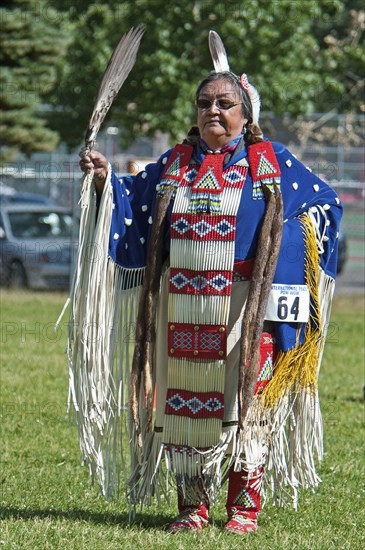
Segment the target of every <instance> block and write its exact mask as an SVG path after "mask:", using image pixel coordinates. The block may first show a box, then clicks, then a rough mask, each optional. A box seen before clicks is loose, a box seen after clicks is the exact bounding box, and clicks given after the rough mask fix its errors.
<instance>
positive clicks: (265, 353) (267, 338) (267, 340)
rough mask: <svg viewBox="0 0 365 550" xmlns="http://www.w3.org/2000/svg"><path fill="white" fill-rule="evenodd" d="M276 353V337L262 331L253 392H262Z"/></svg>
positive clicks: (269, 378) (270, 373)
mask: <svg viewBox="0 0 365 550" xmlns="http://www.w3.org/2000/svg"><path fill="white" fill-rule="evenodd" d="M276 355H277V347H276V338H275V337H274V336H273V335H272V334H270V333H268V332H263V333H262V334H261V339H260V366H259V368H258V373H257V382H256V386H255V394H260V393H262V392H263V390H264V388H265V386H266V385H267V384H268V383H269V381H270V380H271V378H272V374H273V367H274V363H275V359H276Z"/></svg>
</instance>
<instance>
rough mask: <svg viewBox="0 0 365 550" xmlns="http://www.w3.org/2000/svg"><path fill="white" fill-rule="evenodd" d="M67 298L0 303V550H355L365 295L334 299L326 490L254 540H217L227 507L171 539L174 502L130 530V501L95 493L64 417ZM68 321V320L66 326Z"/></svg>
mask: <svg viewBox="0 0 365 550" xmlns="http://www.w3.org/2000/svg"><path fill="white" fill-rule="evenodd" d="M64 300H65V295H62V294H57V293H56V294H48V293H27V292H15V291H14V292H9V291H2V294H1V309H0V311H1V329H2V332H1V411H0V412H1V453H0V456H1V474H0V482H1V501H2V502H1V506H2V510H1V529H0V548H4V549H14V550H15V549H16V550H18V549H27V550H33V549H34V550H35V549H37V550H38V549H41V550H44V549H69V548H70V549H75V550H79V549H80V550H81V549H88V550H101V549H103V550H117V549H132V548H133V549H137V548H149V549H165V548H171V549H187V550H189V549H191V550H193V549H196V548H209V549H214V550H215V549H222V550H223V549H225V550H230V549H236V548H237V549H238V548H245V547H247V548H248V547H249V548H250V549H261V550H262V549H270V550H271V549H277V550H279V549H280V550H283V549H284V550H285V549H289V548H290V549H291V550H292V549H311V550H316V549H321V550H322V549H336V550H337V549H349V550H350V549H351V550H356V549H362V548H364V547H365V537H364V532H365V506H364V502H365V499H364V496H365V494H364V485H363V482H364V433H365V432H364V425H363V420H364V403H363V389H362V388H363V383H364V379H363V375H364V297H363V296H362V295H361V296H359V295H357V296H353V297H349V296H344V297H338V298H336V299H335V303H334V307H333V314H332V319H331V324H330V327H329V331H328V337H327V347H326V351H325V356H324V361H323V365H322V372H321V379H320V389H321V403H322V411H323V417H324V428H325V460H324V462H323V463H322V465H320V467H319V473H320V475H321V477H322V479H323V483H322V484H321V486H320V487H319V489H318V491H317V493H316V494H315V495H313V494H312V493H306V494H302V495H301V498H300V507H299V511H298V512H295V511H293V510H292V509H290V508H288V509H284V510H283V509H275V508H274V507H273V506H271V504H269V503H268V504H267V505H266V506H265V508H264V510H263V512H262V514H261V516H260V530H259V531H258V533H255V534H254V535H251V536H249V539H247V538H246V539H245V540H243V539H241V538H240V537H237V536H234V535H225V534H223V533H222V531H221V527H222V525H223V522H224V519H225V515H224V498H222V499H221V502H220V503H219V504H217V505H216V506H215V507H214V509H213V524H212V526H211V527H210V528H209V529H206V530H205V531H204V532H202V533H197V534H192V533H187V534H180V535H175V536H172V535H169V534H168V533H166V532H165V531H164V530H163V527H164V525H165V524H166V523H167V522H168V521H169V520H170V519H171V518H172V517H173V516H174V514H175V502H173V503H172V505H170V506H168V505H164V506H163V507H162V508H159V509H158V508H157V507H153V508H151V509H146V510H144V512H143V513H141V514H138V515H137V518H136V522H135V523H134V524H131V525H129V524H128V508H127V504H126V502H125V500H123V499H122V500H121V501H120V502H111V503H107V502H106V501H105V500H104V499H103V498H102V497H101V496H100V495H99V493H98V492H97V490H96V489H92V488H90V482H89V475H88V471H87V469H86V468H85V467H84V466H82V465H81V460H80V454H79V448H78V442H77V431H76V428H75V427H74V426H72V425H71V424H70V422H69V419H68V415H67V410H66V409H67V385H68V381H67V366H66V357H65V354H64V350H65V345H66V335H67V331H66V324H62V325H61V328H60V330H59V331H58V333H56V334H54V333H53V331H52V326H53V323H54V321H55V319H56V318H57V317H58V314H59V312H60V310H61V307H62V304H63V302H64ZM65 323H66V319H65Z"/></svg>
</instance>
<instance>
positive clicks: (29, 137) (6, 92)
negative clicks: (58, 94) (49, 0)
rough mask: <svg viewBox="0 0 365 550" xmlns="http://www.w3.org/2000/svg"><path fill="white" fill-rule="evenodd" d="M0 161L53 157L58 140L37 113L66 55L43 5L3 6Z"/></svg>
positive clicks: (28, 0) (56, 20) (17, 1)
mask: <svg viewBox="0 0 365 550" xmlns="http://www.w3.org/2000/svg"><path fill="white" fill-rule="evenodd" d="M0 20H1V51H0V62H1V73H0V75H1V76H0V89H1V94H0V110H1V119H0V135H1V148H0V158H1V160H2V161H4V160H11V159H12V158H13V157H14V156H16V154H17V153H18V152H22V153H25V154H30V153H32V152H34V151H52V150H53V149H54V148H55V146H56V145H57V142H58V134H57V133H56V132H54V131H52V130H50V129H49V128H47V122H46V119H45V118H44V116H43V114H42V111H41V110H40V107H41V105H42V101H44V99H43V98H44V97H45V96H47V95H49V93H50V92H51V91H52V89H53V87H54V86H55V85H56V83H57V79H58V69H57V67H58V65H59V63H60V61H61V59H62V56H63V55H64V53H65V37H64V36H63V35H62V34H61V33H60V30H59V27H60V26H62V21H61V19H60V14H58V13H57V12H56V11H55V10H54V9H52V8H50V7H49V5H48V4H46V2H43V1H42V0H37V1H34V0H12V1H5V2H2V7H1V11H0Z"/></svg>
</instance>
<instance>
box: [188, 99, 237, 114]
mask: <svg viewBox="0 0 365 550" xmlns="http://www.w3.org/2000/svg"><path fill="white" fill-rule="evenodd" d="M241 104H242V101H239V102H238V103H233V102H232V101H230V100H229V99H215V100H214V101H211V100H210V99H197V100H196V106H197V107H198V109H202V110H203V111H207V110H208V109H210V108H211V106H212V105H215V106H216V107H217V108H218V109H219V110H221V111H228V109H232V107H236V105H241Z"/></svg>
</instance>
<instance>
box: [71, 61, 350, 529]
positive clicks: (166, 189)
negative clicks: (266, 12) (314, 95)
mask: <svg viewBox="0 0 365 550" xmlns="http://www.w3.org/2000/svg"><path fill="white" fill-rule="evenodd" d="M196 106H197V127H194V128H193V129H192V130H191V131H190V133H189V135H188V137H187V139H186V140H185V141H184V143H183V144H181V145H177V146H176V147H175V148H174V149H173V150H171V151H168V152H167V153H166V154H164V155H162V157H161V158H160V159H159V160H158V161H157V163H156V164H151V165H148V166H147V167H146V169H145V170H144V171H143V172H141V173H139V174H137V175H136V176H128V177H124V178H121V179H118V178H117V176H116V175H115V174H114V172H112V170H111V168H110V165H109V164H108V162H107V160H106V159H105V157H104V156H103V155H102V154H100V153H99V152H96V151H94V152H92V153H89V154H86V153H84V154H83V155H82V158H81V162H80V165H81V168H82V170H83V171H84V172H86V173H88V174H90V176H89V183H88V185H89V187H88V188H87V189H88V192H90V196H91V195H92V189H93V186H94V185H95V188H96V190H97V195H98V197H99V198H98V199H97V206H95V208H96V209H98V212H99V214H98V221H97V225H96V228H95V232H94V233H90V240H89V243H90V242H92V243H93V252H92V254H93V256H92V258H90V256H89V257H88V259H87V261H86V260H85V261H84V262H83V263H82V261H81V262H80V265H79V270H78V275H77V281H76V287H75V291H74V298H73V300H74V301H73V313H72V321H73V325H74V332H73V334H72V335H71V339H70V349H69V354H70V364H71V378H70V380H71V394H72V397H73V400H74V403H75V404H76V407H77V409H78V410H79V411H80V415H79V422H80V434H81V445H82V449H83V452H84V455H85V456H86V457H87V460H88V462H89V465H90V468H91V471H92V473H93V475H96V476H97V477H98V479H99V481H100V483H101V485H102V487H103V490H104V491H105V492H106V493H108V492H110V489H109V487H111V486H112V485H113V483H114V482H115V479H116V477H117V474H116V466H115V462H114V463H112V464H113V465H114V466H113V467H110V463H108V462H107V463H106V462H105V460H104V458H103V457H105V456H110V455H112V456H114V457H115V454H116V453H117V452H118V450H119V447H118V445H119V443H118V441H119V434H120V420H119V414H121V412H120V411H121V409H122V406H121V404H122V402H123V400H124V399H127V397H126V391H125V384H124V386H123V385H121V384H122V381H123V379H124V380H126V379H128V376H129V371H130V370H131V378H130V387H129V390H130V391H129V398H128V399H129V405H130V418H131V423H130V428H131V440H132V475H131V477H130V479H129V498H130V501H131V503H132V504H133V503H138V502H147V503H148V502H149V501H150V498H151V497H152V496H153V495H156V496H157V498H158V499H159V498H160V493H161V492H164V491H165V489H164V488H163V487H164V486H163V483H162V481H163V479H164V476H165V474H164V470H163V468H162V467H161V464H162V461H163V458H164V459H165V460H164V462H165V466H166V469H167V474H168V472H172V473H173V475H174V479H175V481H176V487H177V492H178V508H179V516H178V518H177V519H176V520H175V521H173V522H172V523H171V524H170V525H169V530H170V531H172V532H176V531H180V530H184V529H192V530H200V529H202V528H203V527H205V526H206V525H208V522H209V508H210V504H211V503H212V501H213V500H214V496H215V492H216V490H217V488H219V486H220V485H221V483H222V481H224V480H225V479H227V478H228V497H227V503H226V508H227V514H228V520H227V523H226V525H225V528H224V529H225V530H226V531H229V532H234V533H238V534H245V533H248V532H251V531H255V530H256V529H257V517H258V514H259V512H260V510H261V493H262V483H263V474H264V467H265V463H267V467H268V470H269V472H270V475H271V476H272V479H273V484H272V488H273V494H274V495H273V496H274V499H275V500H276V501H277V502H279V503H280V502H282V500H283V496H284V494H285V492H286V490H287V487H289V488H291V489H292V491H293V498H294V504H296V498H297V490H298V487H299V486H305V487H315V486H316V485H317V484H318V482H319V478H318V476H317V474H316V473H315V469H314V463H313V461H314V454H315V453H316V452H317V454H318V455H319V458H320V457H321V423H320V411H319V406H318V396H317V372H318V367H319V363H320V357H321V353H322V349H323V342H324V338H325V326H326V323H327V321H328V312H329V305H330V302H331V298H332V294H333V289H334V277H335V273H336V257H337V235H338V233H337V232H338V223H339V219H340V217H341V206H340V201H339V199H338V197H337V196H336V194H335V192H334V191H333V190H332V189H331V188H330V187H328V186H327V185H326V184H325V183H324V182H322V181H321V180H319V179H318V178H317V177H316V176H315V175H313V174H312V173H311V172H310V171H309V170H308V169H306V168H305V167H304V166H303V165H302V164H301V163H300V162H299V161H298V160H297V159H296V158H295V157H294V156H293V155H292V154H291V153H289V151H287V150H286V149H285V147H284V146H282V145H281V144H277V143H273V144H272V143H271V142H270V141H268V140H266V139H265V138H264V137H263V135H262V132H261V130H260V127H259V125H258V111H259V104H258V96H257V92H256V91H255V90H254V89H253V87H252V86H251V85H250V84H249V83H248V81H247V78H246V77H245V75H243V76H242V77H241V78H238V77H236V76H235V75H234V74H233V73H231V72H230V71H227V70H225V71H223V72H222V71H220V72H215V73H213V74H211V75H209V76H208V77H207V78H206V79H205V80H204V81H203V82H202V83H201V84H200V86H199V87H198V90H197V94H196ZM85 196H86V192H85V193H84V198H83V200H84V202H85V201H86V203H87V201H88V199H87V198H86V199H85ZM88 204H89V207H88V213H87V215H86V217H88V219H89V222H85V225H86V227H88V228H89V230H90V231H93V227H92V226H93V225H94V220H95V215H96V210H95V209H93V208H92V207H91V206H90V205H91V203H88ZM90 220H91V221H90ZM90 228H91V229H90ZM82 246H83V247H84V250H86V249H85V247H86V244H85V243H84V244H83V245H82ZM106 249H107V251H105V250H106ZM95 251H97V252H95ZM101 251H104V252H101ZM84 256H85V254H84ZM85 288H87V289H88V294H87V298H86V299H83V298H82V289H85ZM137 292H140V295H139V296H138V297H137V295H136V293H137ZM138 298H139V309H138V313H137V314H136V317H134V314H133V310H134V308H135V306H136V304H137V303H138ZM135 320H136V325H135V329H136V331H135V334H133V338H129V336H130V334H129V335H128V337H127V338H126V337H125V332H124V331H125V327H126V326H128V327H131V326H134V325H131V324H130V323H133V322H135ZM81 321H82V322H83V323H84V325H85V323H86V325H87V326H88V330H89V328H90V326H91V325H92V326H93V327H97V328H98V329H99V330H97V331H96V332H95V331H93V332H92V334H93V338H91V337H90V334H89V333H88V339H87V344H88V345H87V346H85V345H84V346H82V345H80V342H81V341H82V342H84V343H85V340H86V339H85V330H84V329H81V328H80V323H81ZM75 327H76V328H75ZM121 340H128V342H127V343H129V341H130V340H133V342H132V344H133V347H134V355H133V362H132V366H130V364H129V355H128V352H125V351H124V349H123V346H122V345H121ZM86 348H87V349H86ZM85 349H86V351H85ZM123 369H124V374H123V373H122V372H121V371H122V370H123ZM273 372H274V374H273ZM85 377H86V378H87V380H86V379H85ZM85 387H88V388H91V391H90V392H89V393H87V395H86V393H85V390H84V389H83V388H85ZM154 398H155V401H154ZM154 402H155V412H154V413H153V404H154ZM288 426H289V428H288ZM288 429H289V432H288ZM113 453H114V454H113Z"/></svg>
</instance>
